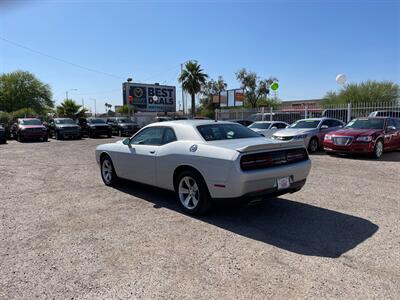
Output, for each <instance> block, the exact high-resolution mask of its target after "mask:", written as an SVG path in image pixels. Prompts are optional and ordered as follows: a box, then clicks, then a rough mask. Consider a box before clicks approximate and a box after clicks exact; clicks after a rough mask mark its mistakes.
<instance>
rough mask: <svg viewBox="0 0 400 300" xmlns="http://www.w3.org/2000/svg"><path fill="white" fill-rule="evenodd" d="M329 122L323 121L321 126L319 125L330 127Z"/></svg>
mask: <svg viewBox="0 0 400 300" xmlns="http://www.w3.org/2000/svg"><path fill="white" fill-rule="evenodd" d="M329 121H330V120H325V121H323V122H322V124H321V126H324V125H326V126H328V127H332V126H331V124H330V122H329Z"/></svg>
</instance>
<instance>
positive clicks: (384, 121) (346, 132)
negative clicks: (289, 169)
mask: <svg viewBox="0 0 400 300" xmlns="http://www.w3.org/2000/svg"><path fill="white" fill-rule="evenodd" d="M396 149H400V119H395V118H385V117H374V118H358V119H354V120H352V121H351V122H350V123H349V124H347V125H346V126H345V127H344V128H343V129H340V130H336V131H332V132H330V133H329V134H326V135H325V140H324V150H325V151H326V152H328V153H368V154H372V155H373V156H375V157H376V158H380V157H381V156H382V154H383V152H385V151H390V150H396Z"/></svg>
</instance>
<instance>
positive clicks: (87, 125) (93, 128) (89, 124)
mask: <svg viewBox="0 0 400 300" xmlns="http://www.w3.org/2000/svg"><path fill="white" fill-rule="evenodd" d="M78 125H79V126H80V127H81V133H82V135H85V136H88V137H90V138H94V137H98V136H101V135H106V136H108V137H111V136H112V133H111V126H110V125H108V124H107V123H106V121H104V120H103V119H99V118H80V119H79V120H78Z"/></svg>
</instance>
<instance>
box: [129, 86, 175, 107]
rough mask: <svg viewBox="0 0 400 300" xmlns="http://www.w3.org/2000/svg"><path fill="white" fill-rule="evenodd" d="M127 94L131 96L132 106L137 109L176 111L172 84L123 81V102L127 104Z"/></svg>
mask: <svg viewBox="0 0 400 300" xmlns="http://www.w3.org/2000/svg"><path fill="white" fill-rule="evenodd" d="M129 96H132V97H133V100H132V106H134V107H135V108H136V109H137V110H139V111H155V112H175V111H176V88H175V87H174V86H167V85H159V84H143V83H127V82H125V83H123V103H124V104H129V99H128V98H129Z"/></svg>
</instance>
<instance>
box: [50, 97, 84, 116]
mask: <svg viewBox="0 0 400 300" xmlns="http://www.w3.org/2000/svg"><path fill="white" fill-rule="evenodd" d="M85 112H86V108H84V107H82V106H81V105H79V104H77V103H76V102H75V101H74V100H72V99H65V100H64V102H63V103H61V104H60V105H59V106H57V115H58V116H60V117H64V118H72V119H75V118H79V117H83V116H84V115H85Z"/></svg>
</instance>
